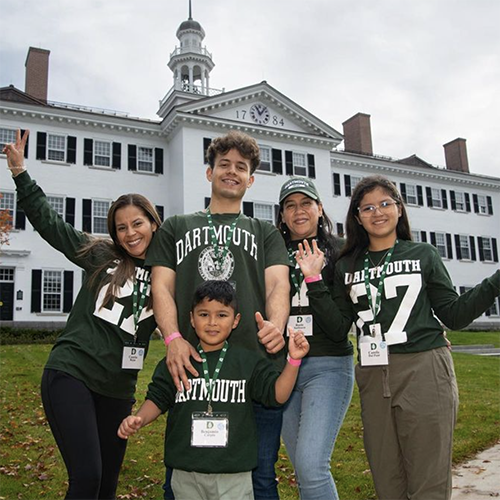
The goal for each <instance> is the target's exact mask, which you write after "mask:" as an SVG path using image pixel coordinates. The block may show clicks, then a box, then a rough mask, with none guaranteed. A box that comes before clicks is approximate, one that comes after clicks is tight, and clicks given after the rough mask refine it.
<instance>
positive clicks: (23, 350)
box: [0, 332, 500, 500]
mask: <svg viewBox="0 0 500 500" xmlns="http://www.w3.org/2000/svg"><path fill="white" fill-rule="evenodd" d="M448 337H449V338H450V340H451V341H452V343H453V344H455V345H457V344H460V343H472V344H494V345H496V346H499V345H500V333H498V332H497V333H491V332H486V333H478V332H474V333H467V332H451V333H450V334H449V335H448ZM50 348H51V346H50V345H17V346H1V348H0V354H1V359H0V368H1V372H0V379H1V385H0V408H1V414H0V500H3V499H9V500H10V499H44V498H46V499H59V498H64V494H65V491H66V487H67V484H66V471H65V468H64V465H63V463H62V460H61V457H60V455H59V451H58V449H57V447H56V446H55V444H54V441H53V438H52V435H51V433H50V430H49V428H48V425H47V423H46V421H45V416H44V413H43V408H42V405H41V401H40V396H39V383H40V379H41V373H42V369H43V365H44V363H45V360H46V358H47V356H48V353H49V351H50ZM163 349H164V348H163V345H162V343H161V342H159V341H154V342H153V343H152V347H151V351H150V355H149V357H148V360H147V361H146V366H145V369H144V370H143V372H142V373H141V375H140V378H139V386H138V392H137V397H138V400H139V402H142V399H143V397H144V393H145V389H146V385H147V383H148V381H149V378H150V376H151V373H152V370H153V368H154V366H155V364H156V362H157V360H158V359H159V358H160V357H161V356H162V355H163ZM453 357H454V361H455V369H456V373H457V379H458V384H459V389H460V411H459V419H458V423H457V428H456V432H455V445H454V462H455V463H457V462H461V461H464V460H466V459H467V458H469V457H471V456H473V455H475V454H476V453H477V452H478V451H480V450H482V449H484V448H487V447H488V446H490V445H492V444H493V443H494V442H495V441H496V440H498V436H499V434H500V410H499V408H500V379H499V376H498V375H499V365H500V359H499V358H492V357H481V356H473V355H468V354H461V353H455V354H453ZM478 422H480V424H478ZM164 428H165V419H164V417H162V418H160V419H159V420H158V421H156V422H155V423H153V424H152V425H151V426H149V427H147V428H145V429H143V430H142V431H141V432H140V433H139V435H138V436H136V437H134V438H133V439H131V441H130V444H129V447H128V450H127V455H126V457H125V462H124V465H123V469H122V474H121V477H120V486H119V490H118V498H121V499H132V498H143V499H159V498H161V497H162V490H161V485H162V483H163V477H164V467H163V463H162V456H163V432H164ZM331 467H332V471H333V475H334V477H335V480H336V483H337V488H338V490H339V494H340V498H342V499H346V500H361V499H363V500H366V499H373V498H375V492H374V489H373V484H372V480H371V475H370V472H369V469H368V463H367V461H366V458H365V454H364V450H363V442H362V426H361V420H360V409H359V397H358V393H357V391H356V390H355V393H354V397H353V401H352V403H351V406H350V408H349V411H348V414H347V417H346V419H345V422H344V425H343V427H342V430H341V433H340V435H339V438H338V440H337V444H336V448H335V451H334V454H333V457H332V462H331ZM277 471H278V478H279V488H280V495H281V498H282V499H285V500H292V499H297V498H298V493H297V488H296V485H295V479H294V475H293V469H292V467H291V465H290V462H289V461H288V458H287V455H286V452H285V450H284V448H282V449H281V452H280V460H279V462H278V466H277Z"/></svg>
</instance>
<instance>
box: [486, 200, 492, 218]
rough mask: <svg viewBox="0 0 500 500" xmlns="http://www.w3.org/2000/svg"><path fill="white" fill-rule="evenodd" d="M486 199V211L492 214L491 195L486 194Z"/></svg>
mask: <svg viewBox="0 0 500 500" xmlns="http://www.w3.org/2000/svg"><path fill="white" fill-rule="evenodd" d="M486 201H487V202H488V213H489V214H490V215H493V203H492V202H491V196H487V197H486Z"/></svg>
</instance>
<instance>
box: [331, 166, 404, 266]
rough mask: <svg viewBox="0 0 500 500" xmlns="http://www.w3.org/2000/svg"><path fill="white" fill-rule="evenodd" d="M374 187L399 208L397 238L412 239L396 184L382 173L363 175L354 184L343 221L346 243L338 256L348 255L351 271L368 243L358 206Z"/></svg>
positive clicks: (368, 239)
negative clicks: (382, 191) (359, 216)
mask: <svg viewBox="0 0 500 500" xmlns="http://www.w3.org/2000/svg"><path fill="white" fill-rule="evenodd" d="M376 188H381V189H383V190H384V191H385V192H386V193H387V194H388V196H390V197H391V198H392V199H393V200H394V201H395V202H397V203H398V205H399V207H400V209H401V216H400V217H399V219H398V224H397V226H396V233H397V237H398V239H400V240H410V241H411V240H412V236H411V229H410V221H409V219H408V213H407V212H406V207H405V204H404V202H403V199H402V197H401V195H400V194H399V191H398V189H397V188H396V186H395V185H394V184H393V183H392V182H391V181H390V180H389V179H387V177H384V176H382V175H370V176H368V177H363V178H362V179H361V180H360V181H359V182H358V183H357V184H356V187H355V188H354V191H353V192H352V195H351V203H350V205H349V210H348V212H347V216H346V223H345V229H346V244H345V245H344V247H343V248H342V251H341V253H340V257H344V256H348V257H349V259H350V265H351V271H353V270H354V265H355V262H356V260H357V258H358V257H359V256H360V255H361V254H363V253H364V252H365V251H366V249H367V248H368V245H369V243H370V238H369V237H368V233H367V232H366V230H365V228H364V227H363V226H362V225H361V224H359V222H358V220H357V217H358V213H359V212H358V207H359V204H360V203H361V201H362V199H363V197H364V196H365V195H366V194H367V193H370V192H371V191H373V190H374V189H376Z"/></svg>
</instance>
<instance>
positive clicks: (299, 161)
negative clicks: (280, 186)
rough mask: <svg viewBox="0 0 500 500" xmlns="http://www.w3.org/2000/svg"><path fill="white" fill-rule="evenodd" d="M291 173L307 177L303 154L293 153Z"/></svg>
mask: <svg viewBox="0 0 500 500" xmlns="http://www.w3.org/2000/svg"><path fill="white" fill-rule="evenodd" d="M293 171H294V174H295V175H303V176H305V175H307V168H306V155H305V153H293Z"/></svg>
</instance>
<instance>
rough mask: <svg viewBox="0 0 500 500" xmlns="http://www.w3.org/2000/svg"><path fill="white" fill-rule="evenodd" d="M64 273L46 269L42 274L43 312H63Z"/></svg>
mask: <svg viewBox="0 0 500 500" xmlns="http://www.w3.org/2000/svg"><path fill="white" fill-rule="evenodd" d="M62 294H63V272H62V271H52V270H48V269H44V270H43V273H42V312H62V305H63V301H62Z"/></svg>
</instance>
